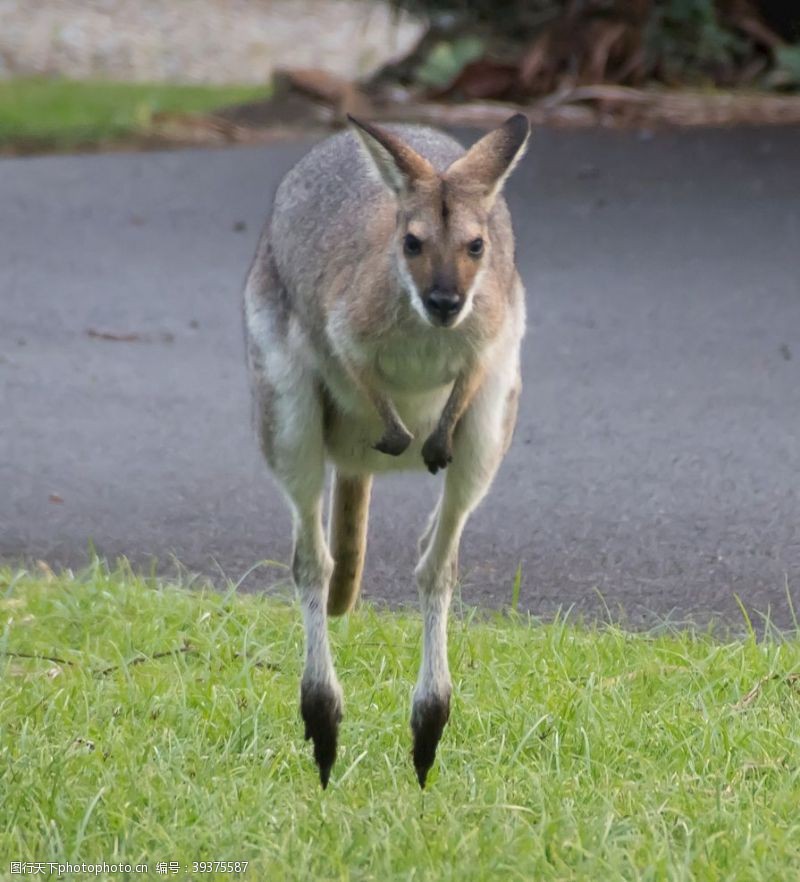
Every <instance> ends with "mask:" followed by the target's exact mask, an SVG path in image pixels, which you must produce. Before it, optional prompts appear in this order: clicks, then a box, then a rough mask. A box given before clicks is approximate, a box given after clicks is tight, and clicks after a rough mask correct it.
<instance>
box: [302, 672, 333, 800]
mask: <svg viewBox="0 0 800 882" xmlns="http://www.w3.org/2000/svg"><path fill="white" fill-rule="evenodd" d="M300 714H301V715H302V717H303V722H304V723H305V726H306V731H305V739H306V741H308V740H309V739H311V740H312V741H313V742H314V760H315V761H316V763H317V767H318V768H319V780H320V783H321V784H322V789H323V790H324V789H325V788H326V787H327V786H328V781H329V779H330V777H331V769H332V768H333V764H334V762H335V760H336V742H337V738H338V735H339V723H340V722H341V719H342V700H341V698H340V697H339V696H338V695H337V693H336V692H335V691H334V690H333V689H332V688H331V687H330V686H325V685H321V684H319V683H303V684H302V685H301V687H300Z"/></svg>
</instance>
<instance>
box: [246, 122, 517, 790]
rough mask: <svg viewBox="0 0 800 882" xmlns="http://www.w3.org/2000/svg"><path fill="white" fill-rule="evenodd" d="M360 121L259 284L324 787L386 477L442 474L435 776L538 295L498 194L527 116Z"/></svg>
mask: <svg viewBox="0 0 800 882" xmlns="http://www.w3.org/2000/svg"><path fill="white" fill-rule="evenodd" d="M348 119H349V123H350V126H349V129H348V130H346V131H344V132H340V133H338V134H336V135H334V136H332V137H330V138H328V139H326V140H325V141H323V142H322V143H321V144H319V145H317V146H316V147H315V148H313V149H312V150H311V151H310V152H309V153H308V154H306V156H305V157H304V158H303V159H301V160H300V162H299V163H298V164H297V165H296V166H295V167H294V168H293V169H292V170H291V171H290V172H289V173H288V174H287V175H286V176H285V177H284V179H283V180H282V182H281V184H280V185H279V187H278V190H277V192H276V195H275V200H274V205H273V209H272V216H271V218H270V220H269V221H268V222H267V225H266V228H265V230H264V233H263V234H262V237H261V240H260V242H259V244H258V247H257V251H256V255H255V259H254V261H253V264H252V266H251V269H250V272H249V275H248V278H247V283H246V286H245V294H244V301H245V309H244V312H245V327H246V342H247V360H248V367H249V374H250V381H251V389H252V399H253V412H254V422H255V427H256V432H257V435H258V438H259V441H260V446H261V449H262V451H263V454H264V457H265V458H266V461H267V463H268V465H269V467H270V469H271V471H272V473H273V476H274V477H275V478H276V480H277V482H278V484H279V485H280V487H281V488H282V490H283V492H284V494H285V496H286V498H287V500H288V502H289V505H290V507H291V510H292V517H293V535H294V551H293V557H292V575H293V578H294V582H295V585H296V588H297V591H298V594H299V598H300V601H301V605H302V611H303V621H304V628H305V667H304V672H303V676H302V681H301V685H300V712H301V716H302V719H303V721H304V723H305V738H306V740H309V739H311V740H312V741H313V747H314V759H315V761H316V764H317V766H318V770H319V776H320V782H321V784H322V787H323V788H325V787H327V784H328V781H329V778H330V773H331V768H332V766H333V764H334V761H335V758H336V746H337V738H338V730H339V723H340V721H341V718H342V707H343V700H342V689H341V686H340V685H339V681H338V679H337V676H336V672H335V670H334V665H333V660H332V657H331V651H330V647H329V643H328V633H327V616H329V615H330V616H339V615H343V614H344V613H346V612H348V611H349V610H350V609H352V607H353V604H354V603H355V601H356V598H357V596H358V593H359V588H360V582H361V575H362V571H363V566H364V555H365V550H366V537H367V512H368V508H369V500H370V492H371V485H372V477H373V475H374V474H376V473H381V472H386V471H389V470H395V469H425V468H427V469H428V470H429V471H430V472H432V473H433V474H436V473H437V472H438V471H439V470H441V469H446V470H447V471H446V473H445V480H444V486H443V490H442V494H441V496H440V498H439V501H438V503H437V505H436V507H435V509H434V511H433V513H432V514H431V516H430V519H429V521H428V524H427V528H426V529H425V532H424V535H423V536H422V538H421V540H420V543H419V551H420V559H419V563H418V565H417V567H416V570H415V576H416V581H417V585H418V589H419V594H420V601H421V607H422V614H423V620H424V632H423V648H422V664H421V667H420V671H419V678H418V680H417V684H416V687H415V690H414V695H413V700H412V713H411V730H412V736H413V760H414V767H415V770H416V774H417V778H418V781H419V784H420V786H421V787H423V788H424V786H425V781H426V778H427V775H428V772H429V770H430V768H431V766H432V765H433V762H434V759H435V755H436V748H437V746H438V744H439V741H440V738H441V736H442V733H443V731H444V727H445V725H446V723H447V720H448V718H449V713H450V694H451V680H450V672H449V669H448V664H447V615H448V609H449V606H450V599H451V596H452V592H453V587H454V582H455V580H456V574H457V559H458V548H459V542H460V539H461V534H462V531H463V529H464V526H465V523H466V521H467V518H468V516H469V514H470V513H471V512H472V510H473V509H474V508H475V506H476V505H477V504H478V503H479V502H480V501H481V499H482V498H483V497H484V496H485V494H486V492H487V491H488V489H489V486H490V484H491V482H492V480H493V478H494V475H495V473H496V471H497V469H498V466H499V465H500V462H501V460H502V459H503V456H504V455H505V452H506V450H507V449H508V446H509V444H510V441H511V435H512V432H513V428H514V423H515V421H516V415H517V401H518V398H519V392H520V385H521V380H520V369H519V352H520V343H521V340H522V336H523V333H524V329H525V295H524V290H523V287H522V283H521V281H520V277H519V274H518V273H517V270H516V267H515V263H514V236H513V231H512V227H511V219H510V215H509V211H508V207H507V205H506V202H505V200H504V198H503V196H502V195H501V190H502V187H503V184H504V182H505V180H506V178H507V177H508V175H509V174H510V173H511V171H512V170H513V168H514V166H515V165H516V163H517V162H518V161H519V159H520V158H521V156H522V155H523V153H524V150H525V147H526V144H527V141H528V136H529V134H530V125H529V122H528V120H527V118H526V117H525V116H523V115H522V114H516V115H514V116H512V117H511V118H510V119H508V120H507V121H506V122H505V123H504V124H503V125H502V126H500V127H499V128H497V129H495V130H494V131H492V132H490V133H488V134H487V135H485V136H484V137H482V138H481V139H480V140H479V141H478V142H477V143H476V144H475V145H474V146H473V147H471V148H470V149H469V150H467V151H465V150H464V148H463V147H461V145H459V144H458V143H457V142H456V141H455V140H453V139H452V138H450V137H448V136H446V135H444V134H442V133H441V132H438V131H435V130H433V129H429V128H423V127H416V126H405V125H387V126H381V127H379V126H377V125H373V124H370V123H368V122H365V121H360V120H357V119H354V118H353V117H348ZM326 462H330V463H332V465H333V467H334V477H333V486H332V496H331V506H330V515H329V530H328V535H327V538H326V535H325V531H324V529H323V518H322V497H323V492H324V484H325V466H326Z"/></svg>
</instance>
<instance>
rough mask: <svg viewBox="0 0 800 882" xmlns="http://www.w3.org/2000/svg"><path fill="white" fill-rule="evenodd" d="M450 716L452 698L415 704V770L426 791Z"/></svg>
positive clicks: (413, 730)
mask: <svg viewBox="0 0 800 882" xmlns="http://www.w3.org/2000/svg"><path fill="white" fill-rule="evenodd" d="M449 716H450V696H449V695H448V696H446V697H445V698H426V699H425V700H424V701H421V702H419V703H415V704H414V707H413V710H412V711H411V731H412V733H413V735H414V768H415V769H416V771H417V780H418V781H419V786H420V787H422V789H423V790H424V789H425V781H426V779H427V777H428V772H429V771H430V768H431V766H432V765H433V761H434V759H435V758H436V746H437V745H438V744H439V739H440V738H441V737H442V732H443V731H444V727H445V725H446V723H447V720H448V718H449Z"/></svg>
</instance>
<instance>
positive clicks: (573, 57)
mask: <svg viewBox="0 0 800 882" xmlns="http://www.w3.org/2000/svg"><path fill="white" fill-rule="evenodd" d="M390 2H391V3H392V4H393V5H394V6H395V7H396V8H397V9H402V10H406V11H410V12H413V13H416V14H421V15H424V16H426V17H427V19H428V21H429V22H430V27H429V29H428V31H427V33H426V34H425V36H424V37H423V38H422V40H421V41H420V43H419V44H418V45H417V46H416V47H415V49H414V50H413V51H412V52H411V53H410V54H409V55H408V56H407V57H406V58H403V59H401V60H400V61H399V62H397V63H394V64H391V65H389V66H387V67H385V68H384V69H383V70H381V71H380V72H379V73H378V74H377V76H376V77H375V79H374V80H373V82H372V83H371V84H370V86H371V88H372V89H373V90H376V91H380V90H381V89H382V88H386V87H390V86H392V85H395V86H396V85H398V84H399V85H401V86H403V87H406V88H410V89H411V90H413V91H414V92H415V93H417V94H424V95H425V96H426V97H429V98H438V99H441V98H447V99H455V100H480V99H486V98H491V99H500V100H509V101H516V102H520V103H525V102H529V101H530V100H531V99H535V98H537V97H540V96H543V95H550V94H553V93H557V92H559V91H563V90H566V89H572V88H575V87H579V86H583V85H587V84H599V83H604V84H614V85H617V86H627V87H642V86H644V85H649V84H660V85H663V86H665V87H673V88H674V87H682V88H683V87H690V88H701V89H736V88H746V89H759V90H769V91H776V92H797V91H800V3H797V2H792V0H390Z"/></svg>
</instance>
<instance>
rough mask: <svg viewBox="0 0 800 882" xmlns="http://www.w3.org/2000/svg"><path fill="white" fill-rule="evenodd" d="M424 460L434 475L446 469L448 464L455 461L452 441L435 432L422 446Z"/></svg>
mask: <svg viewBox="0 0 800 882" xmlns="http://www.w3.org/2000/svg"><path fill="white" fill-rule="evenodd" d="M422 458H423V460H424V461H425V465H426V466H427V467H428V471H429V472H430V473H431V474H432V475H435V474H436V472H438V471H439V469H446V468H447V465H448V463H451V462H452V461H453V445H452V444H451V442H450V439H449V438H443V437H442V436H441V435H440V434H439V433H438V432H434V433H433V435H431V436H430V438H428V440H427V441H426V442H425V443H424V444H423V445H422Z"/></svg>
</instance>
